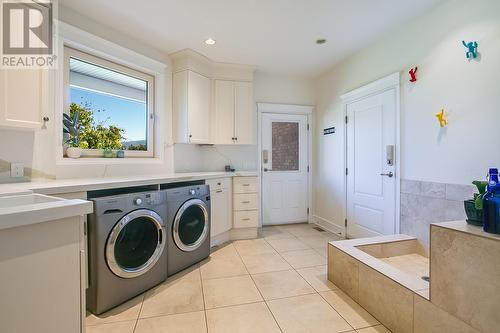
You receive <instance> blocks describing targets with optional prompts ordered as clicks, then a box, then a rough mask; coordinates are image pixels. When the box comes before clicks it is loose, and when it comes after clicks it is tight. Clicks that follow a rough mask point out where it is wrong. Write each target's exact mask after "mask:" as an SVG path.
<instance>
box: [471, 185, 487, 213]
mask: <svg viewBox="0 0 500 333" xmlns="http://www.w3.org/2000/svg"><path fill="white" fill-rule="evenodd" d="M472 184H474V185H476V188H477V190H478V192H479V193H474V205H475V207H476V209H477V210H483V197H484V195H485V194H486V186H487V185H488V182H486V181H481V180H475V181H473V182H472Z"/></svg>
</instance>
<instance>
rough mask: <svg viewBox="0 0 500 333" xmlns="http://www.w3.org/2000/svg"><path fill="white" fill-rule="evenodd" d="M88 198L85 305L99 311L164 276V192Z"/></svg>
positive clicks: (161, 279) (165, 275)
mask: <svg viewBox="0 0 500 333" xmlns="http://www.w3.org/2000/svg"><path fill="white" fill-rule="evenodd" d="M92 201H93V202H94V213H93V214H91V215H89V218H88V246H89V248H88V250H89V288H88V289H87V309H88V310H90V311H91V312H93V313H95V314H100V313H102V312H105V311H107V310H109V309H111V308H113V307H115V306H116V305H118V304H120V303H123V302H125V301H127V300H129V299H131V298H133V297H134V296H136V295H138V294H140V293H142V292H144V291H145V290H147V289H150V288H152V287H154V286H156V285H158V284H160V283H161V282H163V281H165V280H166V278H167V248H166V244H165V243H166V241H167V232H166V223H167V222H166V221H167V219H166V216H165V212H166V208H165V204H166V193H164V192H160V191H152V192H142V193H132V194H125V195H116V196H108V197H101V198H95V199H92Z"/></svg>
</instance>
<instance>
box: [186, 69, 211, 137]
mask: <svg viewBox="0 0 500 333" xmlns="http://www.w3.org/2000/svg"><path fill="white" fill-rule="evenodd" d="M188 89H189V91H188V127H189V142H191V143H209V141H210V126H209V122H210V97H211V94H210V79H209V78H208V77H205V76H203V75H200V74H198V73H195V72H191V71H188Z"/></svg>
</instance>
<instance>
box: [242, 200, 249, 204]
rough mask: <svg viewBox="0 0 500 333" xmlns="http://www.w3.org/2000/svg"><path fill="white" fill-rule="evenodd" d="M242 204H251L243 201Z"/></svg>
mask: <svg viewBox="0 0 500 333" xmlns="http://www.w3.org/2000/svg"><path fill="white" fill-rule="evenodd" d="M241 203H242V204H249V203H250V201H242V202H241Z"/></svg>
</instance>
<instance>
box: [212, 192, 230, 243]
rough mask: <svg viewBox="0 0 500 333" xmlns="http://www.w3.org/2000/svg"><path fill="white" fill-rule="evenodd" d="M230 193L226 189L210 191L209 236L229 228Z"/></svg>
mask: <svg viewBox="0 0 500 333" xmlns="http://www.w3.org/2000/svg"><path fill="white" fill-rule="evenodd" d="M231 212H232V208H231V193H230V192H229V191H228V190H226V189H223V190H217V191H212V192H210V214H211V216H210V221H211V223H210V228H211V232H210V235H211V237H214V236H217V235H220V234H222V233H223V232H226V231H228V230H230V229H231V226H232V221H231V220H232V219H231Z"/></svg>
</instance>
